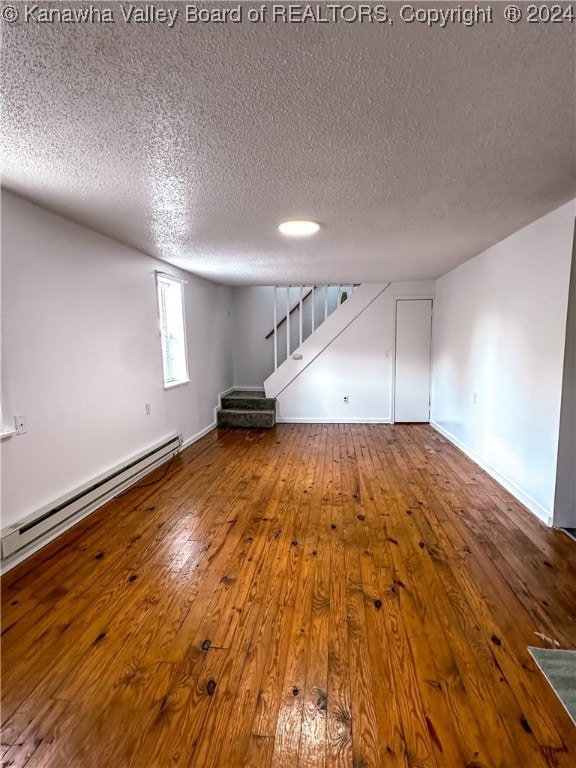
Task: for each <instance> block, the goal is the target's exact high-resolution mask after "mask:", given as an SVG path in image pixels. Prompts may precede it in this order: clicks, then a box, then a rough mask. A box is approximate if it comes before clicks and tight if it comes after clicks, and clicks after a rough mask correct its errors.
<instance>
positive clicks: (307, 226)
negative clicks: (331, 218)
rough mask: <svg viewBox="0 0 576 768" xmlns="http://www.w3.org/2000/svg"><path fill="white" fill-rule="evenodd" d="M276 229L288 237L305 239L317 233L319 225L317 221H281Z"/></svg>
mask: <svg viewBox="0 0 576 768" xmlns="http://www.w3.org/2000/svg"><path fill="white" fill-rule="evenodd" d="M278 229H279V230H280V232H282V234H283V235H288V236H289V237H307V236H308V235H313V234H314V233H315V232H318V230H319V229H320V224H318V222H317V221H283V222H282V224H279V225H278Z"/></svg>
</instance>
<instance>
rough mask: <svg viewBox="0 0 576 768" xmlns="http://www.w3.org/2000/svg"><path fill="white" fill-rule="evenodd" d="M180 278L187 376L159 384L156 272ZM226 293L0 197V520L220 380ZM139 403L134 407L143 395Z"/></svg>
mask: <svg viewBox="0 0 576 768" xmlns="http://www.w3.org/2000/svg"><path fill="white" fill-rule="evenodd" d="M156 270H161V271H163V272H167V273H169V274H173V275H175V276H178V277H181V278H183V279H184V280H186V281H187V282H186V285H185V302H186V319H187V335H188V363H189V371H190V379H191V381H190V383H189V384H184V385H182V386H179V387H176V388H174V389H169V390H164V388H163V381H162V362H161V352H160V338H159V331H158V313H157V299H156V283H155V271H156ZM231 310H232V298H231V289H230V288H227V287H224V286H218V285H215V284H213V283H210V282H207V281H205V280H201V279H198V278H195V277H193V276H192V275H190V274H188V273H185V272H179V271H178V270H177V269H175V268H172V267H169V266H168V265H167V264H164V263H161V262H159V261H157V260H156V259H153V258H151V257H149V256H146V255H144V254H142V253H140V252H138V251H135V250H133V249H131V248H128V247H126V246H124V245H120V244H119V243H117V242H116V241H114V240H111V239H110V238H107V237H104V236H103V235H100V234H98V233H96V232H93V231H91V230H89V229H86V228H84V227H81V226H79V225H77V224H74V223H72V222H70V221H68V220H66V219H63V218H61V217H59V216H56V215H54V214H52V213H50V212H48V211H46V210H44V209H42V208H39V207H37V206H35V205H32V204H31V203H29V202H27V201H25V200H23V199H21V198H19V197H17V196H15V195H13V194H11V193H9V192H5V191H3V193H2V314H3V320H2V412H3V418H4V425H5V427H6V426H10V425H11V424H12V423H13V415H14V414H25V416H26V428H27V432H26V434H22V435H14V436H12V437H9V438H6V439H3V440H2V442H1V451H2V455H1V464H2V527H4V526H6V525H9V524H12V523H15V522H18V521H19V520H20V519H22V518H23V517H25V516H27V515H29V514H32V513H34V512H35V511H36V510H37V509H39V508H40V507H43V506H44V505H46V504H48V503H50V502H51V501H52V500H54V499H56V498H58V497H60V496H63V495H65V494H66V493H68V492H69V491H71V490H74V489H75V488H77V487H78V486H80V485H82V484H84V483H86V482H89V481H90V480H91V479H92V478H94V477H95V476H97V475H100V474H102V473H104V472H106V471H107V470H108V469H109V468H110V467H113V466H115V465H117V464H119V463H121V462H123V461H125V460H126V459H128V458H130V457H131V456H133V455H134V454H137V453H139V452H141V451H143V450H144V449H146V448H147V447H149V446H150V445H153V444H155V443H157V442H159V441H160V440H162V439H163V438H164V437H168V436H170V435H172V434H182V435H183V437H184V441H185V442H187V441H191V440H192V439H194V438H195V437H196V436H197V435H199V434H202V433H203V432H205V431H207V430H208V429H209V428H210V427H211V426H213V425H214V420H215V419H214V416H215V414H214V409H215V407H216V406H217V405H218V394H219V393H220V392H222V391H224V390H227V389H229V388H230V387H231V386H232V383H233V381H232V347H231V339H232V318H231ZM147 402H149V403H150V405H151V414H150V415H149V416H147V415H146V409H145V403H147Z"/></svg>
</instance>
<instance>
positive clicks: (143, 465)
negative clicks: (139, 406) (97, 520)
mask: <svg viewBox="0 0 576 768" xmlns="http://www.w3.org/2000/svg"><path fill="white" fill-rule="evenodd" d="M181 445H182V435H176V436H174V437H171V438H169V439H168V440H164V441H163V442H162V443H159V444H157V445H155V446H153V447H151V448H149V449H148V450H147V451H144V452H143V453H140V454H138V455H137V456H134V458H133V459H131V460H129V461H127V462H125V463H123V464H121V465H120V466H118V467H116V468H115V469H113V470H111V471H109V472H106V473H105V474H104V475H100V476H99V477H97V478H95V479H94V480H92V481H91V482H90V483H88V484H87V485H84V486H81V487H80V488H78V489H77V490H76V491H74V492H73V493H72V494H69V495H67V496H65V497H62V498H60V499H57V500H56V501H54V502H52V503H51V504H49V505H48V506H46V507H43V508H42V509H39V510H38V511H37V512H35V513H33V514H32V515H29V516H28V517H26V518H24V519H23V520H21V521H20V522H18V523H15V524H14V525H11V526H8V527H7V528H4V530H3V531H2V532H1V534H0V537H1V543H2V560H4V559H5V558H7V557H10V555H13V554H14V553H16V552H18V551H19V550H20V549H22V548H23V547H25V546H27V545H28V544H30V543H31V542H33V541H35V540H36V539H38V538H39V537H40V536H43V535H44V534H46V533H48V532H49V531H52V530H53V529H55V528H58V527H62V529H64V524H65V523H68V524H69V523H70V522H71V520H72V519H73V518H80V517H85V516H86V515H87V514H89V513H90V512H94V511H95V510H96V509H98V507H101V506H102V505H103V504H105V503H106V502H107V501H109V500H110V499H113V498H114V496H118V494H119V493H121V492H122V491H123V490H125V489H126V488H128V487H129V486H131V485H133V484H134V483H136V482H137V481H138V480H139V479H140V478H141V477H144V475H147V474H148V473H149V472H152V470H153V469H156V467H158V466H160V464H163V463H164V462H165V461H168V459H170V458H171V457H172V456H174V455H175V454H176V453H178V451H179V450H180V447H181Z"/></svg>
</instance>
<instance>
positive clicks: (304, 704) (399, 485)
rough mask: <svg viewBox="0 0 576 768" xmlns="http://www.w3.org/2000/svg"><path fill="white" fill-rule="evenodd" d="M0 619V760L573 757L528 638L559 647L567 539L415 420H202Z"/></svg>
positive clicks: (573, 628) (395, 763)
mask: <svg viewBox="0 0 576 768" xmlns="http://www.w3.org/2000/svg"><path fill="white" fill-rule="evenodd" d="M163 475H164V476H163ZM151 481H157V482H154V483H153V484H150V482H151ZM2 628H3V632H2V723H3V727H2V755H3V763H2V765H3V766H5V767H6V768H8V766H10V768H17V767H18V768H22V767H23V766H26V767H27V768H128V767H129V766H130V767H134V768H168V767H169V766H171V767H173V766H176V767H180V766H182V767H186V766H190V767H191V768H239V767H240V766H248V767H252V768H266V767H267V766H272V767H273V768H316V766H322V768H347V767H349V768H377V767H379V766H389V767H390V768H409V767H410V768H425V767H429V768H460V767H462V768H465V767H466V768H544V767H546V766H550V767H554V768H574V766H576V728H575V727H574V726H573V724H572V722H571V720H570V718H569V717H568V715H567V714H566V712H565V711H564V709H563V707H562V705H561V704H560V702H559V701H558V700H557V698H556V696H555V695H554V693H553V692H552V690H551V689H550V687H549V686H548V684H547V683H546V681H545V679H544V678H543V677H542V675H541V673H540V672H539V671H538V669H537V668H536V666H535V664H534V662H533V661H532V658H531V657H530V655H529V654H528V651H527V646H528V645H536V646H541V647H556V645H559V646H561V647H563V648H570V649H574V648H576V542H574V541H572V540H570V539H569V538H568V537H567V536H565V535H564V534H562V533H561V532H558V531H554V530H549V529H547V528H546V527H545V526H544V525H542V524H541V523H540V522H539V521H538V520H537V519H536V518H534V517H533V516H532V515H531V514H530V513H529V512H527V511H526V510H525V509H523V508H522V506H521V505H520V504H519V503H518V502H516V501H515V500H514V499H513V498H512V497H511V496H509V495H508V494H507V493H506V492H505V491H504V490H503V489H502V488H501V487H500V486H499V485H497V484H496V483H495V482H494V481H492V480H491V479H490V478H489V477H488V476H487V475H485V474H484V473H483V472H482V471H481V470H479V469H478V467H476V466H475V465H474V464H472V463H471V462H470V461H469V460H468V459H467V458H465V457H464V456H463V455H462V454H461V453H459V452H458V451H457V450H456V449H455V448H454V447H452V446H451V445H450V444H449V443H448V442H447V441H446V440H445V439H444V438H443V437H441V436H440V435H438V434H437V433H436V432H434V430H432V429H431V428H430V427H429V426H427V425H398V426H388V425H279V426H277V427H276V428H275V429H273V430H270V431H265V432H259V431H242V430H227V431H226V430H220V431H214V432H212V433H211V434H209V435H208V436H206V437H205V438H204V439H202V440H201V441H199V442H198V443H196V444H195V445H193V446H191V447H190V448H189V449H187V450H186V451H184V452H183V453H182V454H180V455H179V457H177V458H176V459H175V460H174V461H173V463H172V464H171V466H170V467H169V469H168V471H167V472H166V473H164V468H162V469H161V470H157V471H156V473H155V474H154V475H153V476H151V477H150V478H147V479H146V481H145V484H143V487H139V488H135V489H132V490H131V491H129V492H128V493H126V494H125V495H124V496H122V497H120V498H118V499H116V500H115V501H113V502H112V503H110V504H108V505H107V506H106V507H104V508H102V509H101V510H99V511H98V512H96V513H94V514H93V515H91V516H90V517H89V518H87V519H86V520H84V521H83V522H81V523H80V524H78V525H77V526H76V527H75V528H74V529H72V530H70V531H68V532H67V533H65V534H64V535H63V536H61V537H60V538H59V539H58V540H56V541H55V542H53V543H51V544H50V545H48V546H47V547H45V548H44V549H43V550H42V551H41V552H39V553H37V554H36V555H35V556H33V557H32V558H30V559H29V560H28V561H27V562H26V563H24V564H22V565H20V566H18V567H17V568H15V569H13V570H12V571H10V572H9V573H8V574H6V576H5V577H4V578H3V580H2Z"/></svg>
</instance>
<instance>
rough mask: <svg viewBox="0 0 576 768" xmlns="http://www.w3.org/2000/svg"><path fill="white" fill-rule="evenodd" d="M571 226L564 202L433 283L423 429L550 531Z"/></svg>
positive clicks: (571, 217)
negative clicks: (428, 411) (440, 437)
mask: <svg viewBox="0 0 576 768" xmlns="http://www.w3.org/2000/svg"><path fill="white" fill-rule="evenodd" d="M573 228H574V203H573V202H572V203H569V204H567V205H564V206H562V207H561V208H559V209H557V210H556V211H553V212H552V213H550V214H548V215H547V216H544V217H543V218H541V219H539V220H538V221H535V222H533V223H532V224H530V225H529V226H528V227H526V228H524V229H522V230H520V231H519V232H516V233H515V234H514V235H512V236H511V237H509V238H507V239H506V240H503V241H502V242H501V243H499V244H498V245H495V246H494V247H492V248H490V249H489V250H487V251H485V252H484V253H482V254H480V255H479V256H477V257H476V258H474V259H471V260H470V261H468V262H466V263H465V264H463V265H462V266H460V267H458V268H457V269H455V270H453V271H452V272H449V273H448V274H447V275H445V276H444V277H442V278H440V279H439V280H438V281H437V282H436V300H435V308H434V326H433V339H434V352H433V376H432V416H431V421H432V423H433V425H434V426H436V427H437V428H438V429H439V430H440V431H441V432H442V433H443V434H444V435H446V436H447V437H448V438H449V439H450V440H452V441H453V442H454V443H455V444H456V445H458V446H459V447H460V448H461V449H462V450H463V451H464V452H466V453H467V454H468V455H470V456H471V457H472V458H473V459H474V460H475V461H477V462H478V463H479V464H480V466H482V467H483V468H484V469H486V470H487V471H488V472H490V473H491V474H492V475H493V476H494V477H496V479H498V480H499V481H500V482H501V483H502V484H503V485H505V486H506V487H507V488H508V489H509V490H510V491H511V492H512V493H514V494H515V495H516V496H517V497H518V498H519V499H520V500H521V501H522V502H523V503H524V504H526V505H527V506H528V507H529V508H530V509H531V510H532V511H533V512H534V513H536V514H537V515H538V516H539V517H541V518H542V519H543V520H544V521H545V522H547V523H548V524H550V522H551V519H552V511H553V505H554V487H555V478H556V462H557V451H558V435H559V422H560V402H561V393H562V373H563V361H564V343H565V336H566V315H567V303H568V284H569V278H570V261H571V253H572V236H573Z"/></svg>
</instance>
